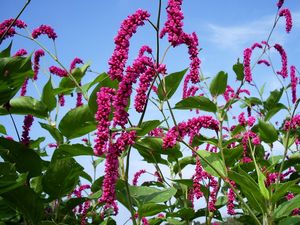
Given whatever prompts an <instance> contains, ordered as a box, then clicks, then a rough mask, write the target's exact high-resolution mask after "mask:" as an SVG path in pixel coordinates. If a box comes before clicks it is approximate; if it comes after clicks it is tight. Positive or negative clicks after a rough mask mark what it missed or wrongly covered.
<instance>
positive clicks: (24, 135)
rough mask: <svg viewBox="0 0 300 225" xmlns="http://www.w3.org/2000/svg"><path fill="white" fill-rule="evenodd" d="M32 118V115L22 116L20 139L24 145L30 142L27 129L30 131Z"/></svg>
mask: <svg viewBox="0 0 300 225" xmlns="http://www.w3.org/2000/svg"><path fill="white" fill-rule="evenodd" d="M33 120H34V118H33V116H32V115H26V116H25V117H24V125H23V126H22V128H23V132H22V138H21V141H22V143H23V144H24V145H26V146H28V145H29V144H30V137H29V131H30V128H31V125H32V123H33Z"/></svg>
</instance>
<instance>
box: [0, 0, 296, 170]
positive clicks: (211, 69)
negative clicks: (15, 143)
mask: <svg viewBox="0 0 300 225" xmlns="http://www.w3.org/2000/svg"><path fill="white" fill-rule="evenodd" d="M157 2H158V1H153V0H144V1H141V0H110V1H99V0H89V1H79V0H77V1H74V0H72V1H71V0H64V1H61V0H43V1H38V0H32V2H31V4H30V5H29V6H28V8H27V9H26V11H25V12H24V13H23V15H22V16H21V18H20V19H22V20H24V21H25V22H26V23H27V24H28V25H29V29H31V30H32V29H33V28H35V27H38V26H39V25H41V24H46V25H51V26H52V27H53V28H54V29H55V31H56V33H57V35H58V39H57V41H56V44H57V49H58V56H59V59H60V60H61V62H62V63H63V64H64V65H65V66H66V67H68V66H69V64H70V62H71V61H72V59H73V58H74V57H79V58H81V59H83V60H84V61H85V62H87V61H91V62H92V67H91V68H92V69H93V70H94V71H98V72H103V71H107V68H108V65H107V60H108V59H109V57H110V56H111V54H112V51H113V49H114V43H113V38H114V37H115V35H116V34H117V30H118V29H119V25H120V23H121V21H122V20H123V19H124V18H126V17H127V15H129V14H131V13H133V12H134V11H135V10H136V9H138V8H142V9H146V10H148V11H149V12H150V13H151V15H152V16H151V20H152V21H156V14H157V11H156V10H157ZM24 3H25V1H20V0H10V1H8V0H6V1H2V3H1V9H0V12H1V13H0V21H3V20H4V19H7V18H11V17H14V16H16V15H17V13H18V11H19V10H20V9H21V8H22V6H23V4H24ZM166 3H167V1H166V0H163V4H164V6H163V9H164V8H165V6H166ZM276 3H277V1H275V0H268V1H261V0H252V1H241V0H231V1H216V0H214V1H199V0H189V1H188V0H185V1H183V11H184V15H185V20H184V30H185V32H187V33H191V32H193V31H195V32H196V33H197V34H198V37H199V42H200V47H201V48H203V50H202V51H201V53H200V58H201V61H202V64H201V68H202V71H203V73H204V75H205V76H213V75H215V74H216V73H217V72H218V71H220V70H225V71H227V72H229V76H230V81H234V80H235V76H234V74H233V72H232V70H231V68H232V65H233V64H234V63H235V62H236V60H237V58H242V54H243V49H244V48H246V47H250V46H251V45H252V43H254V42H259V41H261V40H265V39H266V37H267V35H268V33H269V31H270V29H271V27H272V23H273V20H274V16H275V14H276V10H277V7H276ZM285 7H288V8H290V9H291V11H292V15H293V20H294V27H293V29H292V32H291V34H286V33H285V28H284V24H285V22H284V20H281V21H280V22H279V26H278V27H277V28H276V29H275V31H274V35H273V37H272V39H271V43H275V41H276V42H279V43H281V44H283V46H284V48H285V49H286V51H287V53H288V55H289V58H288V60H289V64H290V65H292V64H294V65H296V67H297V66H299V54H300V48H299V40H300V4H299V1H292V0H286V3H285ZM165 18H166V16H165V13H164V11H163V16H162V23H164V20H165ZM154 35H155V34H154V30H153V29H152V28H151V26H150V25H149V24H146V26H145V27H143V28H140V29H139V30H138V33H137V34H136V35H135V36H134V37H133V39H132V42H131V43H132V48H131V50H130V58H131V59H132V58H134V57H135V56H136V54H137V51H138V49H139V47H140V46H142V45H144V44H148V45H150V46H153V48H155V45H154V43H155V36H154ZM40 40H41V42H42V43H45V45H47V46H50V49H53V48H52V45H51V42H50V41H49V40H47V39H46V38H40ZM8 43H9V40H7V41H4V42H3V44H2V46H0V47H1V49H2V48H3V47H4V46H6V45H7V44H8ZM21 47H22V48H25V49H28V50H29V52H30V51H33V50H36V49H37V48H38V47H37V46H35V45H34V44H32V43H31V42H29V41H28V40H24V39H23V38H20V37H16V38H15V40H14V46H13V52H15V51H16V50H18V49H19V48H21ZM166 47H167V42H166V38H165V39H164V40H163V41H162V51H163V50H164V48H166ZM186 52H187V51H186V48H184V47H179V48H177V49H172V50H171V51H170V52H169V53H168V55H167V58H166V61H165V62H166V63H167V69H168V72H175V71H178V70H182V69H184V68H186V67H187V66H188V64H189V61H188V57H187V55H186ZM179 56H180V57H179ZM274 60H275V61H277V62H278V61H279V60H280V59H279V57H278V56H276V55H275V54H274ZM41 65H42V68H43V70H44V71H45V70H47V67H49V66H51V65H55V64H54V62H53V61H51V59H50V58H49V57H45V58H44V59H42V60H41ZM278 69H280V68H278ZM39 76H40V77H42V78H41V81H40V82H42V83H43V82H46V80H47V76H44V75H43V73H41V74H40V75H39ZM270 76H272V72H271V71H270V70H268V69H265V68H258V69H257V70H255V72H254V79H255V80H256V82H257V83H258V84H259V85H262V84H263V83H264V82H267V81H268V82H269V83H268V85H267V87H266V90H267V91H270V90H273V89H274V88H277V87H278V85H277V82H276V80H275V79H272V78H271V79H266V78H269V77H270ZM94 77H95V75H94V74H88V75H87V76H86V81H90V80H92V79H93V78H94ZM29 93H30V94H33V95H35V94H34V91H33V92H31V91H29ZM179 98H180V94H177V95H176V96H175V99H174V100H173V101H171V102H172V103H176V102H177V101H179ZM72 104H73V103H72ZM73 107H74V106H73V105H67V106H66V109H65V110H66V111H67V110H68V109H70V108H73ZM150 110H151V111H150V112H151V115H152V116H153V115H157V114H156V112H155V111H154V108H153V107H152V108H151V107H150ZM178 117H179V118H180V119H179V121H180V120H181V118H182V119H186V114H178ZM16 119H17V122H18V124H22V119H23V117H18V116H17V118H16ZM0 124H5V125H6V126H7V127H8V132H9V134H10V135H11V136H14V137H15V134H14V131H13V130H12V129H11V128H12V124H11V123H10V121H8V120H7V117H0ZM35 127H36V128H37V129H38V127H39V126H38V125H35ZM19 129H20V130H21V125H20V128H19ZM33 135H34V136H37V135H38V133H35V132H34V133H33ZM139 159H140V158H138V157H136V158H135V160H139ZM80 160H85V161H84V163H85V164H88V161H87V160H88V159H86V158H84V159H80ZM136 165H137V167H136V169H134V171H137V170H139V169H142V166H143V164H140V163H139V162H138V163H137V164H136ZM88 170H89V169H88Z"/></svg>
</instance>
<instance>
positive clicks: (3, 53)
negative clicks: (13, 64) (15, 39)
mask: <svg viewBox="0 0 300 225" xmlns="http://www.w3.org/2000/svg"><path fill="white" fill-rule="evenodd" d="M11 47H12V41H11V42H10V43H9V45H8V46H7V48H6V49H4V50H3V51H1V52H0V58H5V57H10V51H11Z"/></svg>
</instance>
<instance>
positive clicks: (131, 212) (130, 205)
mask: <svg viewBox="0 0 300 225" xmlns="http://www.w3.org/2000/svg"><path fill="white" fill-rule="evenodd" d="M130 150H131V146H129V148H128V153H127V158H126V168H125V188H126V194H127V198H128V201H129V209H130V214H131V219H132V223H133V225H137V223H136V220H135V213H134V209H133V204H132V200H131V195H130V190H129V185H128V174H129V159H130Z"/></svg>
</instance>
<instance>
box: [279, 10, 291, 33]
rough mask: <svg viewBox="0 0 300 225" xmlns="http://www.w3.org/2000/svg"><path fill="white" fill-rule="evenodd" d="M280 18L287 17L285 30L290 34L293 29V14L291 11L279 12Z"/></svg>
mask: <svg viewBox="0 0 300 225" xmlns="http://www.w3.org/2000/svg"><path fill="white" fill-rule="evenodd" d="M279 16H281V17H282V16H284V17H285V30H286V32H287V33H290V31H291V30H292V27H293V20H292V14H291V12H290V10H289V9H282V10H280V12H279Z"/></svg>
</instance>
